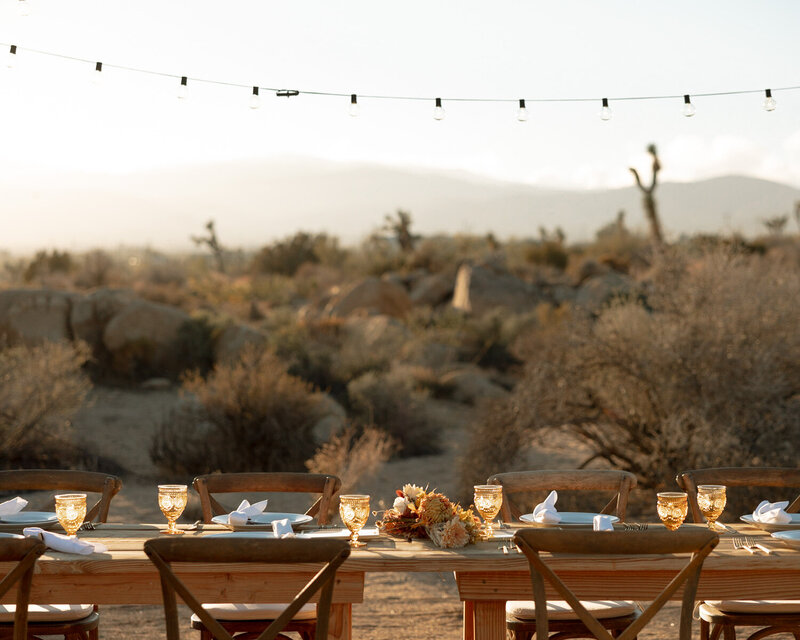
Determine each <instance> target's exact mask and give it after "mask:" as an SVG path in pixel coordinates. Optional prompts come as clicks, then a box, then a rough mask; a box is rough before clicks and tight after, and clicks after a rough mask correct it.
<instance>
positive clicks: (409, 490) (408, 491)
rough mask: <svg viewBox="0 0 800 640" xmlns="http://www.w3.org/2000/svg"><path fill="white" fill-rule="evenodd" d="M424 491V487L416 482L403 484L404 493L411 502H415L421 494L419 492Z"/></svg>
mask: <svg viewBox="0 0 800 640" xmlns="http://www.w3.org/2000/svg"><path fill="white" fill-rule="evenodd" d="M423 492H424V489H423V488H422V487H418V486H417V485H415V484H404V485H403V494H404V495H405V496H406V498H408V499H409V500H410V501H411V502H414V501H415V500H416V499H417V496H419V494H421V493H423Z"/></svg>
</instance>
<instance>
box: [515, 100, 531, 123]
mask: <svg viewBox="0 0 800 640" xmlns="http://www.w3.org/2000/svg"><path fill="white" fill-rule="evenodd" d="M517 120H519V121H520V122H527V120H528V110H527V109H526V108H525V100H524V99H521V100H520V101H519V109H517Z"/></svg>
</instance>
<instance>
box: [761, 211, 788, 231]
mask: <svg viewBox="0 0 800 640" xmlns="http://www.w3.org/2000/svg"><path fill="white" fill-rule="evenodd" d="M787 222H789V216H775V217H773V218H768V219H766V220H764V226H765V227H766V228H767V231H769V232H770V233H771V234H772V235H775V236H779V235H781V234H782V233H783V230H784V229H785V228H786V223H787Z"/></svg>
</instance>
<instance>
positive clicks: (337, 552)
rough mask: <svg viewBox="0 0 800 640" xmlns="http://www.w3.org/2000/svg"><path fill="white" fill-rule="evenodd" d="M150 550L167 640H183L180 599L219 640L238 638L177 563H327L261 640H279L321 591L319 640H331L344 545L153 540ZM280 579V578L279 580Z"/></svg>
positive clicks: (338, 542)
mask: <svg viewBox="0 0 800 640" xmlns="http://www.w3.org/2000/svg"><path fill="white" fill-rule="evenodd" d="M144 551H145V553H146V554H147V555H148V557H149V558H150V560H151V561H152V562H153V564H155V566H156V568H157V569H158V571H159V574H160V575H161V591H162V594H163V598H164V616H165V618H166V623H167V640H179V638H180V631H179V625H178V608H177V601H176V598H175V595H176V594H177V595H179V596H180V597H181V599H182V600H183V601H184V602H185V603H186V604H187V605H188V606H189V608H190V609H191V610H192V612H193V613H195V614H197V616H198V617H199V618H200V620H201V621H202V622H203V624H204V625H205V626H206V628H207V629H208V630H209V631H210V632H211V634H212V636H213V637H214V638H216V640H232V636H231V634H230V633H228V632H227V631H226V630H225V629H224V628H223V627H222V625H220V624H219V622H217V621H216V620H215V619H214V618H213V617H212V616H211V615H209V613H208V612H207V611H206V610H205V609H204V608H203V605H202V604H201V603H200V602H199V601H198V600H197V599H196V598H195V597H194V595H192V593H191V592H190V591H189V589H188V588H187V587H186V585H185V584H184V583H183V582H182V581H181V580H180V579H179V578H178V577H177V576H176V575H175V573H174V572H173V571H172V566H171V565H172V563H186V562H202V563H209V562H210V563H224V564H233V563H278V564H293V563H313V564H320V563H324V564H323V567H322V568H321V569H320V570H319V571H318V572H317V573H316V575H315V576H314V577H313V578H312V579H311V580H310V581H309V582H308V583H307V584H306V586H305V587H303V589H302V590H301V591H300V592H299V593H298V594H297V596H295V598H294V600H292V601H291V602H290V603H289V604H288V605H287V606H286V608H285V609H284V611H283V613H281V615H279V616H278V617H277V618H276V619H275V620H273V621H272V623H270V625H269V626H268V627H267V628H266V629H265V630H264V631H263V632H262V633H261V634H260V635H259V636H258V638H257V639H256V640H273V639H274V638H276V637H277V636H278V634H279V633H280V632H281V630H282V629H283V628H284V627H285V626H286V625H287V624H288V623H289V622H290V621H291V620H292V618H293V617H294V615H295V614H296V613H297V612H298V611H299V610H300V607H302V606H303V605H304V604H306V603H307V602H308V601H309V600H310V599H311V597H312V596H313V595H314V594H315V593H317V592H319V593H320V597H319V602H318V603H317V626H316V638H317V639H319V640H322V639H327V637H328V621H329V618H330V607H331V599H332V596H333V584H334V582H335V580H334V578H335V576H336V570H337V569H338V568H339V566H340V565H341V564H342V562H344V561H345V559H346V558H347V557H348V556H349V555H350V546H349V545H348V544H347V542H345V541H343V540H302V539H297V538H286V539H282V540H275V539H264V538H250V539H247V538H244V539H243V538H227V539H222V538H217V539H214V538H184V539H165V538H161V539H159V538H153V539H150V540H148V541H147V542H145V544H144ZM278 579H279V578H278Z"/></svg>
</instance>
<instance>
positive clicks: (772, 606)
mask: <svg viewBox="0 0 800 640" xmlns="http://www.w3.org/2000/svg"><path fill="white" fill-rule="evenodd" d="M707 604H708V605H711V606H712V607H714V608H716V609H719V610H720V611H722V612H723V613H725V612H727V613H797V614H800V600H706V601H705V602H703V603H702V604H701V605H700V609H701V610H703V608H704V605H707Z"/></svg>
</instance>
